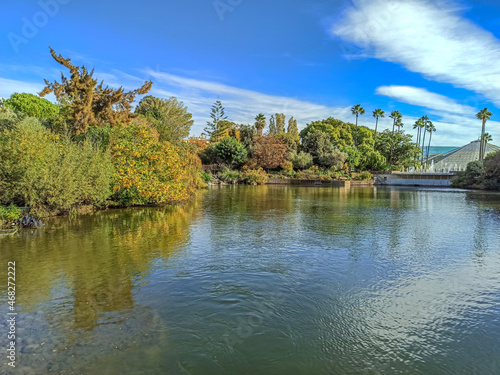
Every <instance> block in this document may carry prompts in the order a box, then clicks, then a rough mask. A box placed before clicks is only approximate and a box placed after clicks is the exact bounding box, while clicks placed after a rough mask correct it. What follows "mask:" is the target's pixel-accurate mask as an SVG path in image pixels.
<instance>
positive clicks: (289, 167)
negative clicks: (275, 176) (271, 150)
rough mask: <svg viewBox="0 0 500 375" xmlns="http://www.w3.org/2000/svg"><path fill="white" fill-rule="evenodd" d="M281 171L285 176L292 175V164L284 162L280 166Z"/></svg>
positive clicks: (287, 161)
mask: <svg viewBox="0 0 500 375" xmlns="http://www.w3.org/2000/svg"><path fill="white" fill-rule="evenodd" d="M280 167H281V170H282V171H283V172H284V173H285V174H292V173H293V163H292V162H291V161H289V160H285V161H284V162H283V163H282V164H281V165H280Z"/></svg>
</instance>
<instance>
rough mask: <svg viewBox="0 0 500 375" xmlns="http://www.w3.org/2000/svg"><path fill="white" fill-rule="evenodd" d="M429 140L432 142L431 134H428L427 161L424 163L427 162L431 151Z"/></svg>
mask: <svg viewBox="0 0 500 375" xmlns="http://www.w3.org/2000/svg"><path fill="white" fill-rule="evenodd" d="M431 140H432V132H429V147H427V160H426V161H425V162H426V163H428V162H429V153H430V151H431Z"/></svg>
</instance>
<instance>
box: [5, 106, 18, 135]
mask: <svg viewBox="0 0 500 375" xmlns="http://www.w3.org/2000/svg"><path fill="white" fill-rule="evenodd" d="M22 117H23V116H22V115H21V116H20V115H18V114H17V113H16V112H14V110H12V109H10V108H6V107H0V132H1V131H3V130H11V129H13V128H14V127H15V126H16V124H17V123H18V122H19V121H21V119H22Z"/></svg>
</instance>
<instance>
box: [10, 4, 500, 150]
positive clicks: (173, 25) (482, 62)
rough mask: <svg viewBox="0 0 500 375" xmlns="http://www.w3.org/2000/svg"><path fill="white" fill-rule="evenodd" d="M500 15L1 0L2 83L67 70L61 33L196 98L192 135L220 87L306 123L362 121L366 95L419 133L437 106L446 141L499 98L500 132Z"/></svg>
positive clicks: (138, 80) (18, 86)
mask: <svg viewBox="0 0 500 375" xmlns="http://www.w3.org/2000/svg"><path fill="white" fill-rule="evenodd" d="M499 15H500V4H499V3H498V2H496V1H494V0H484V1H469V2H464V1H444V0H443V1H442V0H437V1H426V0H352V1H350V0H345V1H343V0H312V1H304V0H302V1H299V0H286V1H285V0H275V1H258V0H253V1H250V0H215V1H214V0H183V1H170V0H165V1H153V0H145V1H141V2H138V1H124V0H121V1H115V0H107V1H102V0H101V1H96V0H88V1H85V2H84V1H78V0H41V1H28V0H18V1H3V2H2V3H0V17H1V19H0V21H1V22H0V97H8V96H10V95H11V94H12V93H13V92H16V91H18V92H32V93H36V92H37V91H40V90H41V89H42V88H43V84H44V83H43V79H44V78H47V79H49V80H54V79H58V77H59V74H60V73H59V71H60V69H59V68H60V66H59V65H58V64H57V63H56V62H55V61H54V60H53V59H52V58H51V56H50V54H49V49H48V46H49V45H50V46H52V47H53V48H54V49H55V50H56V51H57V52H58V53H61V54H63V55H64V56H66V57H71V58H72V59H73V62H74V63H76V64H86V65H87V66H89V67H95V71H96V73H95V74H96V77H97V78H99V79H103V80H104V81H105V83H107V84H109V85H110V86H124V87H125V88H128V89H134V88H136V87H139V86H140V85H141V84H142V82H143V81H144V80H146V79H152V80H153V82H154V85H153V90H152V91H151V93H152V94H153V95H156V96H160V97H170V96H176V97H177V98H179V100H182V101H183V102H184V103H185V104H186V105H187V106H188V109H189V110H190V111H191V112H192V113H193V117H194V119H195V125H194V126H193V129H192V133H193V134H194V135H198V134H200V133H201V132H202V131H203V128H204V126H205V123H206V121H207V120H208V119H209V114H210V107H211V105H212V104H213V102H214V101H215V100H216V99H217V98H220V100H221V101H222V103H223V105H224V106H225V108H226V113H227V114H228V116H229V120H232V121H235V122H238V123H252V122H253V118H254V117H255V115H256V114H257V113H259V112H262V113H264V114H266V115H267V116H268V117H269V116H270V115H271V114H272V113H276V112H283V113H285V114H286V115H287V116H288V117H290V116H294V117H295V118H296V119H298V123H299V128H302V127H304V126H305V125H306V124H307V123H308V122H310V121H314V120H319V119H323V118H327V117H329V116H332V117H336V118H340V119H342V120H347V121H354V118H353V116H352V115H351V114H350V108H351V106H352V105H354V104H358V103H360V104H361V105H362V106H363V107H364V108H365V109H366V112H367V113H366V115H364V116H362V117H361V118H360V124H363V125H367V126H370V127H372V128H373V127H374V125H375V120H374V118H373V117H372V116H371V113H372V111H373V110H374V109H375V108H382V109H383V110H385V111H386V114H387V115H388V114H389V112H390V111H393V110H399V111H400V112H401V113H402V114H403V115H404V118H403V122H404V124H405V125H404V128H405V129H406V130H407V131H410V133H411V134H414V131H413V129H412V125H413V123H414V122H415V120H416V119H417V118H418V117H420V116H423V115H425V114H427V115H428V116H429V118H430V119H431V120H432V121H433V122H434V124H435V126H436V128H437V130H438V131H437V133H436V134H435V135H434V136H433V140H434V142H435V143H434V144H435V145H442V146H446V145H450V146H454V145H457V146H458V145H462V144H465V143H467V142H469V141H471V140H474V139H476V138H477V137H478V136H479V133H480V127H481V123H480V121H479V120H477V119H475V114H476V113H477V112H478V111H479V110H480V109H482V108H484V107H488V108H489V109H490V111H491V112H493V117H492V119H491V120H490V121H489V122H488V124H487V131H488V132H489V133H490V134H492V136H493V139H494V142H493V143H496V144H500V126H499V125H500V123H499V122H497V121H496V120H497V119H500V40H499V38H500V21H499V19H500V18H499ZM379 126H381V127H382V128H385V127H391V120H390V119H389V118H386V119H383V120H382V121H381V122H380V124H379Z"/></svg>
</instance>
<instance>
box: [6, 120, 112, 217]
mask: <svg viewBox="0 0 500 375" xmlns="http://www.w3.org/2000/svg"><path fill="white" fill-rule="evenodd" d="M0 160H2V163H0V202H1V203H3V204H9V203H18V204H24V205H26V206H29V207H30V208H31V209H32V210H33V211H35V213H36V214H38V215H40V216H43V215H45V214H48V213H52V214H54V213H60V212H64V211H69V210H70V209H71V208H73V207H77V206H80V205H102V204H103V203H104V202H105V201H106V199H107V198H108V197H109V195H110V182H111V178H112V174H113V166H112V164H111V161H110V153H109V151H103V150H101V149H100V148H97V147H95V146H94V145H93V144H92V143H91V142H88V141H86V142H83V143H82V144H76V143H72V142H70V140H69V139H67V138H62V139H59V137H58V136H57V135H55V134H53V133H51V132H50V131H49V130H47V129H46V128H44V127H43V126H42V125H41V124H40V122H39V121H38V120H37V119H35V118H33V117H27V118H25V119H24V120H23V121H21V122H20V123H19V124H17V125H16V126H15V127H14V129H12V130H6V131H4V132H3V133H1V134H0Z"/></svg>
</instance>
